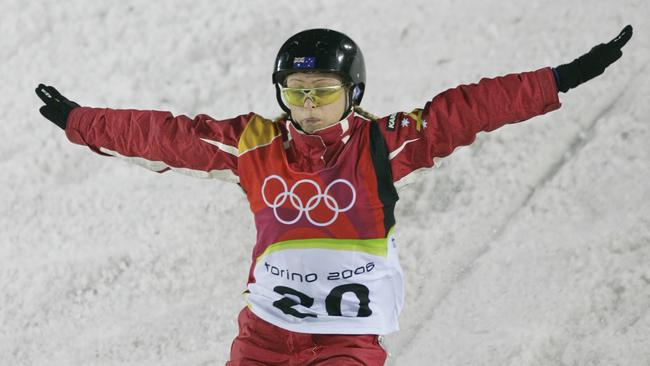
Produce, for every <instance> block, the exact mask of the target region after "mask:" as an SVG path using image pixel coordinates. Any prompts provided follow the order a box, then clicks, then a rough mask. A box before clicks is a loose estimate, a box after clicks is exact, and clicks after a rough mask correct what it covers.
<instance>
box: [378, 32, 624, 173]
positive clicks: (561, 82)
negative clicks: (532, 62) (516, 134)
mask: <svg viewBox="0 0 650 366" xmlns="http://www.w3.org/2000/svg"><path fill="white" fill-rule="evenodd" d="M631 35H632V27H631V26H627V27H625V28H624V29H623V31H622V32H621V34H620V35H619V36H618V37H616V38H615V39H614V40H612V41H611V42H609V43H606V44H600V45H598V46H596V47H594V48H593V49H592V50H591V51H590V52H589V53H587V54H585V55H583V56H581V57H579V58H578V59H576V60H574V61H573V62H571V63H569V64H565V65H561V66H558V67H557V68H550V67H546V68H543V69H540V70H537V71H533V72H523V73H518V74H509V75H506V76H500V77H496V78H491V79H489V78H484V79H481V80H480V81H479V82H478V83H476V84H469V85H461V86H458V87H456V88H452V89H449V90H446V91H444V92H442V93H440V94H438V95H437V96H435V97H434V98H433V99H432V100H431V101H430V102H428V103H427V104H426V105H425V106H424V108H418V109H415V110H413V111H411V112H410V113H407V112H400V113H394V114H391V115H390V116H387V117H384V118H382V119H380V120H379V121H378V123H379V127H380V129H381V130H382V132H383V135H384V138H385V140H386V145H387V148H388V151H389V154H390V155H389V158H390V161H391V169H392V173H393V181H395V182H400V181H401V182H400V183H403V181H402V179H403V178H404V177H406V176H407V175H409V174H410V173H412V172H414V171H415V170H418V169H420V168H429V167H431V166H433V164H434V158H436V157H445V156H447V155H449V154H451V153H452V152H453V151H454V149H455V148H457V147H459V146H464V145H469V144H471V143H472V142H473V141H474V139H475V138H476V135H477V134H478V133H479V132H481V131H486V132H489V131H492V130H495V129H497V128H499V127H501V126H503V125H505V124H509V123H516V122H521V121H524V120H527V119H529V118H532V117H535V116H538V115H541V114H544V113H547V112H550V111H553V110H555V109H558V108H559V107H560V102H559V99H558V92H559V91H567V90H569V89H571V88H574V87H576V86H577V85H579V84H581V83H584V82H585V81H588V80H590V79H592V78H594V77H596V76H598V75H600V74H602V73H603V71H604V69H605V68H606V67H607V66H609V65H610V64H612V63H613V62H614V61H616V60H617V59H618V58H620V57H621V54H622V53H621V50H620V49H621V47H623V45H625V43H626V42H627V41H628V40H629V39H630V37H631Z"/></svg>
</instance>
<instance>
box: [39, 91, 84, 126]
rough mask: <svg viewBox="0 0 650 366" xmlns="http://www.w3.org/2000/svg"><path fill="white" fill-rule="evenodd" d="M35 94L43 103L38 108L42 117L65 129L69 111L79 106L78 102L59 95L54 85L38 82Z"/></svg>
mask: <svg viewBox="0 0 650 366" xmlns="http://www.w3.org/2000/svg"><path fill="white" fill-rule="evenodd" d="M36 95H38V97H39V98H41V100H42V101H43V103H45V105H44V106H42V107H41V108H40V109H39V110H40V112H41V114H42V115H43V117H45V118H47V119H49V120H50V121H52V122H54V123H55V124H56V125H57V126H59V127H61V128H62V129H64V130H65V126H66V121H67V120H68V115H69V114H70V111H71V110H73V109H75V108H77V107H79V104H77V103H75V102H73V101H71V100H69V99H68V98H66V97H64V96H63V95H61V93H59V91H58V90H56V89H54V87H52V86H47V85H43V84H38V87H37V88H36Z"/></svg>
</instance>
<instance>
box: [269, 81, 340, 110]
mask: <svg viewBox="0 0 650 366" xmlns="http://www.w3.org/2000/svg"><path fill="white" fill-rule="evenodd" d="M344 86H345V85H333V86H322V87H318V88H285V87H280V89H281V90H282V97H283V99H284V101H285V102H286V103H287V104H291V105H294V106H300V107H302V106H304V105H305V100H307V98H309V99H311V101H312V102H313V103H314V104H315V105H316V106H317V107H320V106H322V105H326V104H330V103H334V102H335V101H336V100H337V99H339V96H340V95H341V93H343V91H344V90H345V89H344V88H343V87H344Z"/></svg>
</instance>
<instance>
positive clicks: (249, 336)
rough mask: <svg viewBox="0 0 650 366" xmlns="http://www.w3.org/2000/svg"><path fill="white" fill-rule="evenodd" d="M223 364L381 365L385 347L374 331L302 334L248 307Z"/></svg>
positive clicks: (246, 365)
mask: <svg viewBox="0 0 650 366" xmlns="http://www.w3.org/2000/svg"><path fill="white" fill-rule="evenodd" d="M238 321H239V335H238V336H237V337H236V338H235V340H234V341H233V342H232V346H231V349H230V361H228V362H226V366H248V365H278V366H279V365H282V366H298V365H301V366H302V365H306V366H307V365H308V366H333V365H336V366H353V365H354V366H381V365H383V364H384V362H385V361H386V356H387V355H386V351H384V349H383V348H382V346H381V345H380V344H379V340H378V337H377V336H376V335H338V334H305V333H296V332H291V331H288V330H285V329H282V328H280V327H277V326H275V325H273V324H271V323H268V322H266V321H264V320H262V319H261V318H259V317H258V316H256V315H255V314H253V313H252V312H251V311H250V310H249V309H248V308H244V309H243V310H242V311H241V312H240V313H239V319H238Z"/></svg>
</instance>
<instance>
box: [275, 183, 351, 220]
mask: <svg viewBox="0 0 650 366" xmlns="http://www.w3.org/2000/svg"><path fill="white" fill-rule="evenodd" d="M272 180H277V181H279V182H280V184H281V185H282V188H283V191H282V192H281V193H279V194H278V195H277V196H275V198H274V199H273V200H272V201H269V199H268V198H267V197H266V194H265V193H264V188H265V187H266V184H267V183H268V182H270V181H272ZM303 184H308V185H312V186H313V187H314V188H315V189H316V194H315V195H314V196H312V197H311V198H309V199H308V200H307V203H304V202H303V200H302V198H300V196H298V195H297V194H296V193H295V191H296V188H298V187H299V186H300V185H303ZM336 184H343V185H346V186H348V187H349V188H350V192H352V199H351V200H350V203H349V204H348V205H347V206H345V207H340V205H339V203H338V201H337V200H336V199H335V198H334V197H333V196H332V195H331V194H330V190H331V189H332V188H333V187H334V186H335V185H336ZM262 199H263V200H264V203H266V205H267V206H268V207H269V208H272V209H273V214H274V215H275V218H276V219H277V220H278V221H280V222H281V223H283V224H285V225H291V224H295V223H296V222H298V220H300V218H301V217H302V215H303V214H305V217H306V218H307V220H308V221H309V222H310V223H311V224H312V225H315V226H328V225H330V224H332V223H333V222H334V221H336V219H337V218H338V217H339V214H340V213H343V212H346V211H348V210H349V209H351V208H352V206H354V203H355V201H356V199H357V192H356V191H355V190H354V186H352V183H350V182H349V181H347V180H345V179H336V180H334V181H332V182H331V183H330V184H328V185H327V187H326V188H325V191H324V192H323V191H321V188H320V185H318V183H316V182H315V181H313V180H311V179H301V180H299V181H297V182H295V183H294V184H293V186H291V189H289V188H288V187H287V182H285V180H284V179H283V178H282V177H280V176H279V175H270V176H268V177H266V179H264V183H263V184H262ZM287 199H289V202H290V203H291V205H292V206H293V208H295V209H296V210H298V215H296V217H295V218H293V219H292V220H285V219H283V218H282V217H280V215H278V208H279V207H282V205H283V204H284V203H285V202H287ZM321 201H322V202H323V203H324V204H325V206H327V208H329V209H330V210H332V211H333V212H334V216H332V218H331V219H329V220H328V221H326V222H318V221H316V220H314V219H313V218H312V217H311V216H310V212H311V211H312V210H314V209H315V208H316V207H317V206H318V205H319V204H320V203H321Z"/></svg>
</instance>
